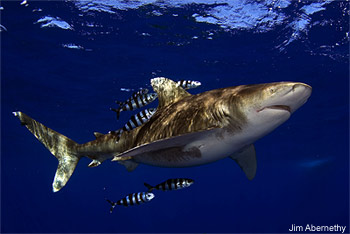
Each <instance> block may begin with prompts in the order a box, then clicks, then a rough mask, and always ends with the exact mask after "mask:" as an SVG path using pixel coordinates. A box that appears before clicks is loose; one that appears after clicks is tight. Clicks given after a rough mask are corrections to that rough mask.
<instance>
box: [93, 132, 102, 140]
mask: <svg viewBox="0 0 350 234" xmlns="http://www.w3.org/2000/svg"><path fill="white" fill-rule="evenodd" d="M94 135H95V137H96V139H97V138H99V137H101V136H103V135H104V134H103V133H100V132H94Z"/></svg>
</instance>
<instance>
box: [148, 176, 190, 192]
mask: <svg viewBox="0 0 350 234" xmlns="http://www.w3.org/2000/svg"><path fill="white" fill-rule="evenodd" d="M193 183H194V180H192V179H183V178H180V179H168V180H166V181H164V182H162V183H160V184H157V185H156V186H152V185H149V184H147V183H144V185H145V186H146V187H147V188H148V192H151V191H152V190H154V189H157V190H163V191H167V190H178V189H183V188H187V187H189V186H191V185H192V184H193Z"/></svg>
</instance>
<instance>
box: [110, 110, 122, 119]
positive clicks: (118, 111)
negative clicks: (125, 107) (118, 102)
mask: <svg viewBox="0 0 350 234" xmlns="http://www.w3.org/2000/svg"><path fill="white" fill-rule="evenodd" d="M109 109H110V110H111V111H114V112H116V113H117V119H119V115H120V112H121V109H119V108H118V109H115V108H109Z"/></svg>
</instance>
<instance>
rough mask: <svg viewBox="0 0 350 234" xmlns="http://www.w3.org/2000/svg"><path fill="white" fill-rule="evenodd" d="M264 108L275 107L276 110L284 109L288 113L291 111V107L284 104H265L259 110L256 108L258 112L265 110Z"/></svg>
mask: <svg viewBox="0 0 350 234" xmlns="http://www.w3.org/2000/svg"><path fill="white" fill-rule="evenodd" d="M265 109H277V110H285V111H288V112H289V113H291V109H290V107H289V106H286V105H273V106H266V107H264V108H262V109H260V110H258V112H260V111H262V110H265Z"/></svg>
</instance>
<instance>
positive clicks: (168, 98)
mask: <svg viewBox="0 0 350 234" xmlns="http://www.w3.org/2000/svg"><path fill="white" fill-rule="evenodd" d="M151 85H152V87H153V90H154V91H155V92H156V93H157V94H158V101H159V106H158V108H160V107H163V106H167V105H169V104H171V103H173V102H177V101H178V100H180V99H182V98H184V97H188V96H191V94H189V93H188V92H187V91H185V90H184V89H183V88H182V87H181V86H179V84H177V83H176V82H174V81H172V80H170V79H168V78H165V77H157V78H153V79H151Z"/></svg>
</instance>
